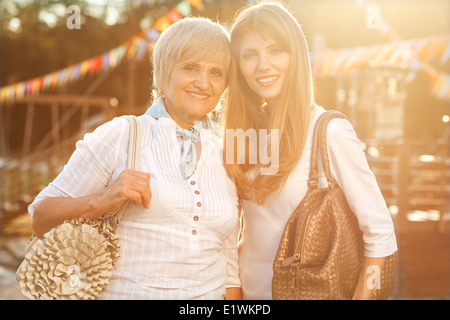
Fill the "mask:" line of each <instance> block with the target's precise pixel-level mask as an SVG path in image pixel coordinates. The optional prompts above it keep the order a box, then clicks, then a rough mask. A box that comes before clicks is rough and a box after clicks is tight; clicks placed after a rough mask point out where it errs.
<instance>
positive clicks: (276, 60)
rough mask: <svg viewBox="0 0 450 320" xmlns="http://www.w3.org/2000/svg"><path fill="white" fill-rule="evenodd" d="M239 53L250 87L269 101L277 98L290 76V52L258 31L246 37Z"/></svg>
mask: <svg viewBox="0 0 450 320" xmlns="http://www.w3.org/2000/svg"><path fill="white" fill-rule="evenodd" d="M238 52H239V67H240V70H241V73H242V75H243V76H244V78H245V81H246V82H247V84H248V86H249V87H250V88H251V89H252V90H253V91H254V92H255V93H256V94H258V95H259V96H260V97H261V98H264V99H266V101H267V100H270V99H273V98H275V97H277V96H278V95H279V94H280V92H281V89H282V88H283V84H284V82H285V80H286V77H287V73H288V70H289V66H290V61H291V55H290V53H289V52H287V51H286V49H285V48H283V47H282V46H281V45H279V44H278V43H277V42H276V41H274V40H273V39H271V38H263V37H262V36H261V34H259V33H258V32H248V33H247V34H245V35H244V36H243V37H242V39H241V46H240V48H239V51H238Z"/></svg>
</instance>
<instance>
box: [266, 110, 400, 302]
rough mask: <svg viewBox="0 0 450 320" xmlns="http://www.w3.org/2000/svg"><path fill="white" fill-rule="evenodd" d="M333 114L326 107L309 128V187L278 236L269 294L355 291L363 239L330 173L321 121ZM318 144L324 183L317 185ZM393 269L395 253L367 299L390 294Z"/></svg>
mask: <svg viewBox="0 0 450 320" xmlns="http://www.w3.org/2000/svg"><path fill="white" fill-rule="evenodd" d="M334 118H343V119H346V117H345V116H344V115H343V114H341V113H339V112H337V111H327V112H325V113H324V114H322V115H321V116H320V117H319V119H318V120H317V123H316V126H315V128H314V135H313V145H312V151H311V172H310V179H309V181H308V184H309V188H308V191H307V193H306V195H305V197H304V199H303V200H302V201H301V203H300V205H299V206H298V207H297V208H296V209H295V210H294V212H293V213H292V215H291V217H290V218H289V220H288V222H287V224H286V226H285V229H284V232H283V234H282V237H281V241H280V244H279V247H278V251H277V254H276V257H275V260H274V263H273V279H272V297H273V299H278V300H300V299H305V300H323V299H326V300H341V299H352V297H353V293H354V292H355V288H356V284H357V282H358V279H359V275H360V273H361V265H362V262H363V240H362V233H361V231H360V229H359V226H358V222H357V220H356V216H355V215H354V213H353V212H352V211H351V209H350V207H349V206H348V203H347V201H346V199H345V195H344V193H343V192H342V190H341V189H340V188H339V186H338V185H337V183H336V182H335V181H334V180H333V178H332V176H331V173H330V164H329V159H328V151H327V144H326V127H327V125H328V123H329V121H330V120H331V119H334ZM319 149H320V156H321V160H322V167H323V170H324V174H325V177H326V178H327V180H328V187H327V188H318V157H319ZM396 269H397V253H394V254H392V255H390V256H389V257H387V258H386V261H385V263H384V265H383V268H381V270H379V271H381V274H380V273H379V274H378V275H379V277H378V280H379V281H376V282H375V285H374V286H373V287H372V288H373V289H374V290H372V299H387V298H388V297H389V296H390V295H391V294H392V292H393V290H394V287H395V277H396ZM374 271H375V270H374ZM374 279H376V278H374Z"/></svg>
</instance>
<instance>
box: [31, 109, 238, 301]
mask: <svg viewBox="0 0 450 320" xmlns="http://www.w3.org/2000/svg"><path fill="white" fill-rule="evenodd" d="M138 119H139V121H140V124H141V134H142V138H141V142H142V145H141V146H142V148H141V160H140V171H142V172H146V173H149V174H150V175H151V178H150V188H151V190H152V199H151V205H150V208H149V209H146V208H145V207H144V206H143V205H140V206H134V205H130V207H129V208H128V209H127V210H126V212H125V214H124V216H123V218H122V220H121V223H120V226H119V228H118V230H117V235H118V238H119V243H120V246H121V248H120V252H119V254H120V258H119V259H118V261H117V263H116V265H115V266H114V270H113V274H112V278H111V281H110V284H109V286H108V287H107V288H105V289H104V291H103V292H102V293H101V295H100V298H101V299H223V298H224V295H225V288H226V287H239V286H240V280H239V268H238V261H237V259H238V256H237V238H238V232H239V222H238V221H239V217H238V214H239V213H238V208H237V204H238V199H237V195H236V188H235V185H234V183H233V182H232V181H231V180H230V179H229V177H228V176H227V174H226V171H225V168H224V166H223V160H222V144H221V142H220V140H219V139H218V138H217V137H216V136H215V135H214V134H212V132H211V131H209V130H201V133H200V141H201V155H200V159H199V161H198V163H197V169H196V171H195V173H194V174H193V175H192V176H191V177H190V178H189V179H184V178H183V175H182V172H181V166H180V161H181V160H180V159H181V149H180V146H179V143H178V141H177V138H176V134H175V126H176V123H175V122H174V121H173V120H172V119H167V118H160V119H158V120H155V119H154V118H152V117H150V116H147V115H144V116H140V117H138ZM128 138H129V134H128V121H127V120H126V119H124V118H115V119H113V120H112V121H110V122H108V123H106V124H104V125H102V126H100V127H98V128H97V129H96V130H95V131H94V132H93V133H89V134H86V135H85V137H84V140H81V141H78V142H77V144H76V151H75V152H74V154H73V155H72V157H71V158H70V160H69V162H68V163H67V165H66V166H65V167H64V170H63V171H62V172H61V174H60V175H59V176H58V177H57V178H56V179H55V180H54V181H53V182H52V183H51V184H50V185H49V186H48V187H47V188H45V189H44V190H43V191H42V192H41V193H40V194H39V195H38V197H37V198H36V199H35V201H34V202H33V203H32V204H31V205H30V206H29V213H30V214H33V212H34V208H35V206H36V204H37V203H38V202H39V201H41V200H42V199H44V198H46V197H81V196H84V195H87V194H92V193H96V192H98V191H99V190H101V189H103V188H105V186H107V185H109V184H111V183H112V182H113V181H114V180H115V179H117V177H118V176H119V175H120V173H121V172H122V171H124V170H125V169H126V166H127V153H128Z"/></svg>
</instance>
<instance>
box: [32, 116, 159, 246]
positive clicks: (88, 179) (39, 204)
mask: <svg viewBox="0 0 450 320" xmlns="http://www.w3.org/2000/svg"><path fill="white" fill-rule="evenodd" d="M128 139H129V124H128V121H127V120H125V119H123V118H116V119H114V120H112V121H110V122H107V123H105V124H103V125H101V126H99V127H98V128H96V129H95V131H94V132H92V133H88V134H86V135H85V137H84V139H83V140H80V141H78V142H77V144H76V150H75V152H74V153H73V154H72V156H71V157H70V159H69V161H68V163H67V164H66V165H65V166H64V169H63V171H62V172H61V173H60V174H59V175H58V176H57V177H56V179H55V180H54V181H53V182H52V183H50V185H49V186H47V187H46V188H45V189H44V190H43V191H42V192H41V193H39V195H38V196H37V197H36V199H35V200H34V202H33V203H32V204H31V205H30V206H29V208H28V210H29V212H30V214H31V215H32V216H33V222H32V224H33V229H34V231H35V234H36V235H37V236H38V237H42V236H43V235H44V233H46V232H48V231H49V230H51V229H52V228H54V227H56V226H57V225H59V224H61V223H62V222H63V221H64V220H67V219H73V218H81V217H86V218H91V219H94V218H97V217H99V216H101V215H102V214H104V213H107V212H111V211H114V210H115V209H117V208H119V207H120V206H121V204H122V203H123V202H124V201H125V200H127V199H131V200H132V201H134V202H135V203H136V204H139V203H141V202H142V203H143V204H144V205H145V206H147V205H149V201H150V198H151V192H150V186H149V183H148V182H149V179H150V175H149V174H146V173H142V172H135V171H131V170H125V171H123V172H121V174H120V175H119V176H118V177H117V178H115V179H114V181H113V182H111V178H112V176H113V175H114V174H115V172H116V170H117V168H118V166H122V163H123V162H124V160H125V159H126V158H127V152H126V151H127V150H128V149H127V146H128ZM119 158H121V159H122V160H120V164H119V163H118V159H119ZM125 162H126V160H125Z"/></svg>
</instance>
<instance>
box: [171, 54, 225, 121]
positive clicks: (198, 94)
mask: <svg viewBox="0 0 450 320" xmlns="http://www.w3.org/2000/svg"><path fill="white" fill-rule="evenodd" d="M199 50H201V48H199ZM226 72H227V70H225V65H223V64H220V63H216V62H199V61H181V62H178V63H177V64H176V65H175V66H174V68H173V70H172V72H171V74H170V78H169V83H168V86H167V90H166V92H165V93H164V94H165V105H166V110H167V112H168V113H169V114H170V116H171V117H172V118H173V120H175V122H177V123H178V124H179V125H180V126H181V127H184V128H189V127H190V126H192V125H193V124H194V122H195V121H201V120H202V119H203V118H204V117H205V115H206V114H207V113H209V112H211V111H212V110H213V109H214V107H215V106H216V105H217V104H218V103H219V100H220V97H221V95H222V93H223V91H224V90H225V87H226Z"/></svg>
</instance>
